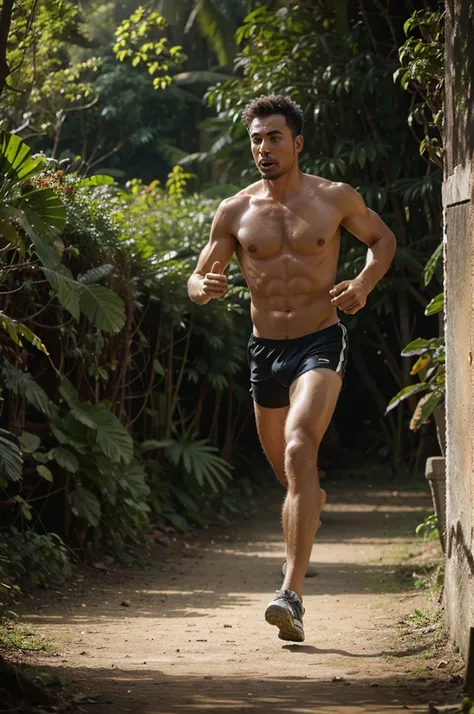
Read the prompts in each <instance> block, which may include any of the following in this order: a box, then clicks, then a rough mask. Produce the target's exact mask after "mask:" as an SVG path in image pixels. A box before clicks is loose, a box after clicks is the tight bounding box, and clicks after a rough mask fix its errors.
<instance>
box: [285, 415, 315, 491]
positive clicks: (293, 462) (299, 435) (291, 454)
mask: <svg viewBox="0 0 474 714" xmlns="http://www.w3.org/2000/svg"><path fill="white" fill-rule="evenodd" d="M318 451H319V439H317V438H316V437H315V435H314V434H313V433H311V432H310V431H309V430H308V429H305V428H304V427H300V428H297V429H295V430H294V431H293V433H292V434H291V436H290V438H289V439H288V440H287V443H286V449H285V464H286V471H287V473H289V474H291V475H294V474H295V475H298V476H301V478H303V477H305V476H306V474H308V475H309V474H311V473H312V472H314V471H315V470H316V468H317V462H318ZM313 478H314V476H313Z"/></svg>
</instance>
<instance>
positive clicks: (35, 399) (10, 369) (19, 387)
mask: <svg viewBox="0 0 474 714" xmlns="http://www.w3.org/2000/svg"><path fill="white" fill-rule="evenodd" d="M2 374H3V379H4V383H5V387H6V388H7V389H11V391H12V392H13V393H14V394H20V395H21V396H23V397H25V399H27V400H28V401H29V403H30V404H31V405H32V406H34V407H35V409H38V411H40V412H42V414H45V415H46V416H47V417H49V418H50V419H52V418H53V416H54V415H55V414H56V411H57V409H56V407H55V405H54V404H53V403H52V402H51V401H50V399H49V397H48V395H47V394H46V392H45V391H44V389H43V388H42V387H40V385H39V384H37V383H36V382H35V380H34V379H33V377H32V376H31V374H30V373H29V372H22V371H21V370H19V369H17V368H16V367H14V366H13V365H12V364H11V363H10V362H8V360H4V361H3V368H2Z"/></svg>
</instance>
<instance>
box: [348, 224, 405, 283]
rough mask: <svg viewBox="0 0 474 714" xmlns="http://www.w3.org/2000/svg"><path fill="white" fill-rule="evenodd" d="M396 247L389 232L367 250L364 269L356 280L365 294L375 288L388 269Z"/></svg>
mask: <svg viewBox="0 0 474 714" xmlns="http://www.w3.org/2000/svg"><path fill="white" fill-rule="evenodd" d="M396 247H397V242H396V240H395V236H394V235H393V233H391V232H390V233H388V234H386V235H384V236H382V237H381V238H379V239H378V240H377V241H376V242H375V243H373V244H372V245H371V246H370V248H369V249H368V251H367V261H366V264H365V267H364V269H363V270H361V272H360V273H359V275H358V276H357V278H356V279H357V280H360V281H361V282H362V283H363V284H364V285H365V286H366V288H367V294H368V293H370V292H371V291H372V290H373V289H374V288H375V286H376V285H377V283H378V282H379V280H381V279H382V278H383V276H384V275H385V273H386V272H387V270H388V269H389V267H390V265H391V263H392V260H393V256H394V255H395V250H396Z"/></svg>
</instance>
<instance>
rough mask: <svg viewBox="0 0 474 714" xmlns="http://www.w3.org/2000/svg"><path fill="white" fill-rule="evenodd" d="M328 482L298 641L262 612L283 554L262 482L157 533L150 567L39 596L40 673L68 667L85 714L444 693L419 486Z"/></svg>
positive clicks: (373, 702) (339, 705)
mask: <svg viewBox="0 0 474 714" xmlns="http://www.w3.org/2000/svg"><path fill="white" fill-rule="evenodd" d="M324 485H325V488H326V489H327V491H328V504H327V507H326V509H325V511H324V514H323V518H322V521H323V526H322V528H321V530H320V532H319V534H318V535H317V538H316V540H315V544H314V548H313V554H312V563H313V564H315V565H316V567H317V571H318V575H317V576H316V577H313V578H311V579H307V580H306V590H305V594H304V604H305V607H306V615H305V630H306V641H305V642H304V643H303V644H288V643H285V642H282V641H281V640H279V639H278V637H277V629H276V628H274V627H271V626H269V625H268V624H267V623H266V622H265V621H264V617H263V612H264V609H265V606H266V604H267V603H268V601H269V600H270V599H272V597H273V593H274V591H275V589H276V588H278V587H280V586H281V577H280V575H279V573H280V567H281V564H282V561H283V559H284V545H283V540H282V535H281V531H280V523H279V504H280V498H281V493H280V492H278V491H272V492H271V493H270V494H269V495H267V496H266V497H265V496H263V497H262V499H261V501H260V504H259V510H258V513H257V514H256V515H255V516H253V517H252V518H251V519H249V520H242V521H239V522H238V523H237V524H234V525H233V526H232V527H227V528H225V529H222V530H219V531H218V532H212V533H211V532H207V533H206V532H201V533H199V534H198V535H194V536H193V535H189V536H184V538H181V537H180V538H179V539H177V540H176V541H175V542H173V540H172V539H171V545H169V546H168V547H166V546H164V545H160V544H157V543H154V544H153V545H152V546H151V551H150V555H151V559H152V563H153V565H152V566H151V567H147V568H145V569H140V568H138V567H136V566H133V567H130V568H128V569H127V568H124V567H123V566H122V567H118V566H117V567H115V566H114V567H113V568H112V569H111V570H109V572H108V573H105V572H103V573H102V572H97V573H94V574H92V575H87V576H86V580H85V582H84V583H83V584H80V585H78V586H77V587H76V588H73V589H72V590H71V591H68V589H66V588H65V589H64V590H63V596H64V599H60V595H58V594H57V593H53V592H50V593H47V594H46V595H45V596H44V597H42V598H41V600H39V601H36V603H35V604H34V605H33V604H32V606H31V607H30V609H29V612H28V613H26V614H25V615H24V620H25V621H26V622H28V623H29V624H30V625H31V626H32V627H33V628H34V630H35V631H36V632H37V633H39V634H40V635H42V636H44V638H45V639H47V640H48V641H50V642H53V643H54V645H55V647H56V652H55V654H39V655H35V656H34V657H33V661H32V664H33V665H34V668H35V669H40V670H41V671H49V672H51V673H52V674H61V675H68V674H69V675H71V676H72V678H73V685H72V689H73V691H74V692H76V693H78V694H79V696H78V701H80V702H81V704H80V706H81V708H82V710H83V711H87V712H90V713H91V714H112V713H113V714H121V713H122V712H132V713H133V714H138V713H140V714H158V713H159V714H168V713H169V714H177V713H179V714H188V713H189V714H192V713H193V712H214V713H217V712H220V713H222V714H224V712H225V713H226V714H232V713H234V712H261V713H262V714H263V713H268V714H272V713H275V714H280V713H281V714H283V712H285V713H293V712H294V713H295V714H306V713H308V714H309V713H310V712H311V713H312V714H314V713H315V712H317V713H318V714H345V713H348V714H349V713H350V714H369V713H370V714H372V713H373V714H375V713H377V714H380V712H392V713H393V714H399V713H400V714H402V713H403V714H405V713H406V712H407V711H411V712H428V711H436V709H431V710H429V708H428V702H435V703H436V702H438V703H443V702H446V701H448V700H450V701H453V695H454V692H455V691H456V690H459V684H458V683H457V682H458V681H459V675H456V671H459V669H460V663H459V661H457V660H456V658H455V656H454V654H453V653H452V651H450V649H449V647H448V645H447V644H446V640H445V637H444V635H443V634H442V632H440V630H441V629H442V625H441V624H440V623H439V622H437V621H436V620H435V619H434V618H433V616H432V614H430V613H432V612H433V610H434V609H435V605H434V603H433V599H432V596H429V595H428V594H427V592H426V591H423V590H416V589H414V587H413V577H412V573H413V571H417V570H418V571H420V572H421V566H420V563H421V561H423V560H425V561H426V558H427V557H428V558H431V557H433V548H434V550H435V553H434V556H435V557H439V551H438V546H437V544H436V543H435V544H434V546H433V545H431V546H429V548H430V549H431V551H432V552H431V553H428V555H427V553H426V550H427V549H426V547H423V546H422V545H421V544H420V540H419V539H418V541H417V542H415V538H414V529H415V527H416V525H417V524H418V523H420V522H421V521H422V520H423V519H424V517H425V516H426V515H427V514H428V513H429V512H430V511H431V504H430V499H429V496H428V493H427V491H414V490H413V489H411V490H399V491H398V492H393V491H392V490H387V489H383V488H378V487H373V488H368V487H361V486H359V487H356V486H354V485H351V484H349V483H346V484H343V485H340V484H339V485H336V484H335V483H328V482H327V481H326V482H325V484H324ZM58 598H59V599H58ZM124 601H126V604H125V605H124V604H122V603H123V602H124ZM30 661H31V660H30ZM88 699H89V700H91V701H93V702H94V703H91V701H89V703H88V701H87V700H88Z"/></svg>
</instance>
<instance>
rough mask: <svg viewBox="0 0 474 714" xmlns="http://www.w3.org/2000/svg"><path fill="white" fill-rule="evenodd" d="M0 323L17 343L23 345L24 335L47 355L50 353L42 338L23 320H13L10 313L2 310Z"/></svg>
mask: <svg viewBox="0 0 474 714" xmlns="http://www.w3.org/2000/svg"><path fill="white" fill-rule="evenodd" d="M0 325H1V326H2V327H3V329H4V330H6V331H7V332H8V334H9V335H10V337H11V338H12V340H13V342H14V343H15V344H17V345H20V347H21V346H22V342H21V339H20V338H21V337H24V338H25V340H28V342H31V344H32V345H33V347H36V348H37V349H39V350H41V352H44V353H45V355H49V352H48V350H47V349H46V345H44V343H43V342H42V341H41V340H40V338H39V337H38V336H37V335H35V333H34V332H32V331H31V330H30V329H29V327H27V326H26V325H24V324H23V323H22V322H18V321H17V320H13V319H12V318H11V317H8V315H5V313H4V312H0Z"/></svg>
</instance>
